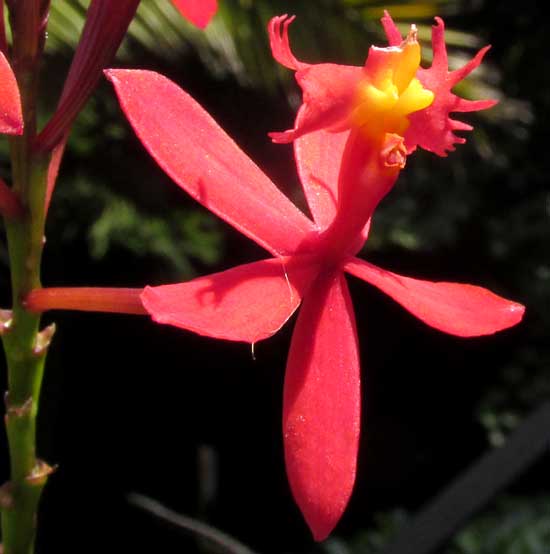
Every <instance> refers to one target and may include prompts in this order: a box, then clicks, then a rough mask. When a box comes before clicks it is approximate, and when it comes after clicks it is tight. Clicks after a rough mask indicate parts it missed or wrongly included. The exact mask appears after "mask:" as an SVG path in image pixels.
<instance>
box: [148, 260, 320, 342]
mask: <svg viewBox="0 0 550 554" xmlns="http://www.w3.org/2000/svg"><path fill="white" fill-rule="evenodd" d="M316 269H317V268H316V266H314V265H313V264H311V263H310V261H309V258H307V257H303V258H299V257H294V258H272V259H269V260H263V261H260V262H255V263H252V264H246V265H241V266H238V267H235V268H233V269H229V270H228V271H223V272H221V273H214V274H213V275H208V276H206V277H199V278H198V279H193V280H192V281H188V282H186V283H179V284H176V285H164V286H160V287H146V288H145V290H144V292H143V294H142V296H141V299H142V301H143V305H144V306H145V309H146V310H147V311H148V312H149V313H150V314H151V316H152V318H153V319H154V320H155V321H156V322H157V323H167V324H169V325H175V326H176V327H180V328H182V329H188V330H190V331H194V332H195V333H199V334H200V335H206V336H209V337H214V338H218V339H226V340H233V341H243V342H250V343H255V342H257V341H259V340H262V339H265V338H267V337H270V336H271V335H273V334H274V333H276V332H277V331H278V330H279V329H280V328H281V326H282V325H283V324H284V323H285V322H286V320H287V319H288V318H289V317H290V316H291V315H292V314H293V313H294V310H296V308H297V307H298V305H299V304H300V300H301V297H302V294H303V292H304V290H305V288H306V287H307V285H308V284H309V282H310V281H311V279H312V278H313V277H314V275H315V272H316Z"/></svg>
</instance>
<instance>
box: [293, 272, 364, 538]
mask: <svg viewBox="0 0 550 554" xmlns="http://www.w3.org/2000/svg"><path fill="white" fill-rule="evenodd" d="M360 389H361V387H360V376H359V354H358V350H357V336H356V329H355V318H354V314H353V306H352V304H351V300H350V297H349V291H348V288H347V284H346V282H345V278H344V276H343V275H342V274H337V275H336V276H334V274H333V275H329V276H327V275H323V276H321V277H319V279H318V280H317V281H316V282H315V283H314V284H312V286H311V288H310V290H309V291H308V292H307V294H306V296H305V298H304V301H303V305H302V307H301V309H300V313H299V316H298V321H297V323H296V328H295V330H294V334H293V337H292V344H291V347H290V353H289V357H288V363H287V370H286V376H285V385H284V404H283V436H284V445H285V461H286V469H287V474H288V479H289V481H290V486H291V489H292V493H293V495H294V498H295V500H296V502H297V504H298V506H299V507H300V509H301V510H302V513H303V514H304V517H305V519H306V521H307V523H308V525H309V527H310V528H311V531H312V533H313V536H314V538H315V539H316V540H323V539H324V538H325V537H326V536H327V535H328V534H329V533H330V532H331V531H332V529H333V528H334V526H335V525H336V523H337V522H338V520H339V519H340V517H341V515H342V513H343V511H344V509H345V508H346V505H347V503H348V500H349V497H350V495H351V491H352V489H353V484H354V481H355V473H356V460H357V448H358V441H359V427H360V404H361V399H360V396H361V390H360Z"/></svg>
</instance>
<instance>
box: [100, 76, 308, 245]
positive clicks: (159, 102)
mask: <svg viewBox="0 0 550 554" xmlns="http://www.w3.org/2000/svg"><path fill="white" fill-rule="evenodd" d="M106 74H107V77H108V78H109V79H110V80H111V81H112V83H113V84H114V86H115V90H116V92H117V95H118V98H119V101H120V104H121V106H122V109H123V110H124V113H125V114H126V117H127V118H128V120H129V121H130V123H131V124H132V126H133V127H134V130H135V132H136V134H137V135H138V137H139V138H140V140H141V142H142V143H143V144H144V146H145V148H146V149H147V150H148V151H149V153H150V154H151V155H152V156H153V158H155V160H156V161H157V163H158V164H159V165H160V166H161V167H162V169H164V171H165V172H166V173H167V174H168V175H169V176H170V177H171V178H172V179H173V180H174V181H175V182H176V184H178V185H179V186H180V187H181V188H183V189H184V190H185V191H187V192H188V193H189V194H190V195H191V196H192V197H193V198H195V200H197V201H198V202H200V203H201V204H202V205H203V206H205V207H206V208H208V209H209V210H211V211H213V212H214V213H216V214H217V215H219V216H220V217H221V218H223V219H225V221H227V222H228V223H230V224H231V225H233V226H234V227H236V228H237V229H238V230H239V231H240V232H242V233H243V234H245V235H247V236H248V237H250V238H251V239H253V240H255V241H256V242H257V243H258V244H260V245H261V246H263V247H265V248H266V249H267V250H269V251H270V252H271V253H273V254H276V255H278V254H288V253H293V252H295V251H296V250H298V248H299V247H300V244H301V243H302V242H303V241H304V239H305V238H306V237H307V236H308V235H309V234H310V233H312V232H314V231H315V227H314V225H313V223H312V222H311V221H310V220H309V219H308V218H307V217H306V216H305V215H304V214H303V213H302V212H300V210H298V208H296V207H295V206H294V204H292V202H291V201H290V200H289V199H288V198H287V197H286V196H285V195H284V194H283V193H282V192H281V191H280V190H279V189H278V188H277V187H276V186H275V185H274V184H273V183H272V182H271V181H270V180H269V178H268V177H267V176H266V175H265V174H264V173H263V172H262V171H261V170H260V169H259V168H258V167H257V166H256V165H255V164H254V162H252V160H250V158H249V157H248V156H247V155H246V154H245V153H244V152H242V150H240V149H239V147H238V146H237V145H236V144H235V143H234V142H233V141H232V140H231V139H230V138H229V137H228V136H227V135H226V134H225V132H224V131H223V130H222V129H221V128H220V127H219V126H218V125H217V123H216V122H215V121H214V120H213V119H212V118H211V117H210V115H209V114H208V113H207V112H206V111H205V110H204V109H203V108H202V107H201V106H200V105H199V104H198V103H197V102H195V100H193V99H192V98H191V96H189V95H188V94H187V93H185V92H184V91H183V90H181V89H180V88H179V87H178V86H177V85H175V84H174V83H173V82H172V81H170V80H169V79H167V78H166V77H164V76H162V75H159V74H158V73H154V72H152V71H132V70H115V69H111V70H108V71H106ZM152 106H153V107H154V109H152Z"/></svg>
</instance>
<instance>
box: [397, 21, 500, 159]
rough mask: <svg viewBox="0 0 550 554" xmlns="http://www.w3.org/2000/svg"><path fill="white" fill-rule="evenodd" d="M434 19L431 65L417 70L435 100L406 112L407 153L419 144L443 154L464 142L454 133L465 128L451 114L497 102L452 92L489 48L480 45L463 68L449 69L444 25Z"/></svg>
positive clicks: (483, 107) (474, 109) (482, 108)
mask: <svg viewBox="0 0 550 554" xmlns="http://www.w3.org/2000/svg"><path fill="white" fill-rule="evenodd" d="M435 21H436V24H435V25H434V26H433V27H432V48H433V60H432V65H431V66H430V67H429V68H428V69H424V68H422V67H420V68H419V69H418V73H417V77H418V79H419V81H420V82H421V83H422V85H423V86H424V87H425V88H427V89H428V90H431V91H432V92H433V93H434V101H433V103H432V104H431V106H429V107H427V108H426V109H424V110H420V111H417V112H414V113H412V114H410V115H409V121H410V126H409V128H408V129H407V132H406V133H405V144H406V146H407V149H408V151H409V152H412V151H413V150H414V149H415V148H416V147H417V146H420V147H422V148H424V149H425V150H429V151H430V152H433V153H434V154H438V155H439V156H446V155H447V153H448V152H451V151H453V150H454V149H455V146H454V145H455V144H463V143H464V142H466V139H465V138H464V137H459V136H457V135H456V134H455V133H454V131H456V130H466V129H465V127H460V125H461V122H460V121H456V120H454V119H452V118H451V117H450V113H451V112H467V111H477V110H485V109H487V108H490V107H492V106H494V105H495V104H496V101H495V100H477V101H475V102H472V101H469V100H465V99H463V98H460V97H459V96H457V95H456V94H454V93H452V92H451V89H452V88H453V87H454V86H455V85H456V84H457V83H458V82H459V81H461V80H462V79H464V78H465V77H466V76H467V75H469V74H470V73H471V72H472V71H473V70H474V69H475V68H476V67H478V66H479V64H480V63H481V61H482V59H483V56H484V55H485V54H486V52H487V51H488V50H489V47H488V46H486V47H485V48H482V49H481V50H480V51H479V52H478V53H477V54H476V55H475V56H474V58H473V59H471V60H470V61H469V62H468V63H467V64H466V65H464V66H463V67H462V68H460V69H457V70H455V71H449V67H448V56H447V48H446V46H445V25H444V23H443V20H442V19H441V18H439V17H436V18H435Z"/></svg>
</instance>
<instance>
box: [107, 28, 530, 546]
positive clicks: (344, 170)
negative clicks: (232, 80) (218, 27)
mask: <svg viewBox="0 0 550 554" xmlns="http://www.w3.org/2000/svg"><path fill="white" fill-rule="evenodd" d="M280 21H281V19H278V18H276V19H275V20H273V21H272V23H271V29H272V40H273V39H274V37H275V33H274V32H273V30H276V29H277V25H279V23H278V22H280ZM385 25H386V29H387V30H388V29H389V33H388V34H389V35H390V40H392V41H393V42H395V41H396V40H397V35H396V29H395V28H394V27H392V26H391V25H388V23H387V21H386V23H385ZM440 30H442V23H441V22H440V21H438V27H436V29H435V30H434V44H435V45H436V56H437V59H439V60H441V56H442V53H441V52H442V48H443V49H444V46H443V47H442V46H441V44H440V43H439V42H438V40H440V39H439V38H438V37H441V39H442V33H441V32H440ZM275 38H276V37H275ZM285 42H286V35H284V36H283V38H282V39H281V40H280V41H278V42H276V45H275V48H274V50H275V52H276V55H277V56H278V58H279V59H280V60H281V59H286V61H288V62H289V63H288V65H291V64H293V65H296V67H298V66H297V64H298V62H296V60H295V58H294V57H291V54H290V50H289V49H288V48H286V47H285ZM415 44H416V37H415V36H414V37H413V36H411V37H409V38H408V39H407V40H406V41H405V43H400V45H399V46H391V47H390V48H385V49H374V50H371V54H370V55H369V58H370V57H371V56H372V59H371V61H370V62H367V67H368V68H369V73H368V76H369V77H370V76H371V75H372V76H373V77H372V81H365V82H363V81H362V79H361V78H359V79H355V74H356V73H362V72H363V69H362V68H358V69H357V71H356V70H355V69H349V68H346V67H343V68H342V66H331V67H330V70H326V68H325V69H322V68H321V69H322V71H321V73H319V72H318V71H317V69H319V68H320V66H309V68H310V69H311V68H312V67H313V68H314V71H313V70H312V71H310V76H312V79H314V81H315V82H316V83H317V84H318V83H321V82H322V81H323V78H325V77H326V79H327V83H326V87H329V83H328V81H330V80H331V79H332V77H330V71H332V70H334V71H336V70H338V71H339V70H341V71H342V72H343V75H344V76H339V77H338V79H339V80H340V82H339V83H336V84H335V86H337V87H339V86H340V85H341V84H342V81H343V80H345V79H346V77H345V74H348V73H349V75H351V76H352V77H353V79H351V77H350V79H351V80H350V79H348V81H349V82H350V83H356V82H357V83H360V85H361V86H362V89H361V90H360V91H359V92H358V94H359V96H358V97H359V98H366V100H367V101H366V102H365V103H363V104H359V105H355V109H354V110H352V111H351V112H350V111H349V110H348V108H347V106H346V105H345V102H348V101H353V100H354V98H358V97H356V96H355V94H352V95H347V96H346V99H345V100H344V99H338V98H336V97H335V95H333V94H330V95H329V96H330V97H329V99H327V101H326V102H325V103H324V104H323V102H321V101H320V100H319V101H318V102H317V104H315V105H314V109H311V108H310V107H311V105H312V104H311V102H313V100H314V97H315V94H313V93H312V94H311V96H308V95H306V99H305V101H306V105H305V108H303V109H302V110H301V111H300V113H299V116H298V120H297V125H296V130H295V131H292V132H291V133H292V134H291V135H285V137H289V136H290V138H292V139H296V140H295V157H296V163H297V168H298V173H299V175H300V179H301V181H302V185H303V187H304V192H305V195H306V198H307V201H308V203H309V207H310V210H311V212H312V215H313V218H314V222H312V221H311V220H309V219H308V218H307V217H306V216H305V215H304V214H303V213H301V212H300V211H299V210H298V209H297V208H296V207H295V206H294V205H293V204H292V203H291V202H290V201H289V200H288V199H287V198H286V197H285V196H284V195H283V194H282V193H281V192H280V191H279V189H278V188H277V187H276V186H275V185H274V184H273V183H272V182H271V181H270V180H269V179H268V177H266V176H265V175H264V174H263V173H262V172H261V170H260V169H259V168H258V167H257V166H256V165H254V163H253V162H252V161H251V160H250V159H249V158H248V157H247V156H246V154H244V153H243V152H242V151H241V150H240V149H239V148H238V147H237V145H236V144H235V143H234V142H233V141H232V140H231V139H230V138H229V137H228V136H227V135H226V134H225V133H224V132H223V130H222V129H221V128H220V127H219V126H218V125H217V124H216V123H215V122H214V120H213V119H212V118H211V117H210V116H209V115H208V114H207V113H206V112H205V111H204V110H203V109H202V108H201V107H200V106H199V105H198V104H197V103H196V102H195V101H194V100H193V99H192V98H191V97H190V96H189V95H188V94H186V93H185V92H184V91H182V90H181V89H180V88H178V87H177V86H176V85H175V84H174V83H172V82H171V81H169V80H168V79H167V78H165V77H163V76H161V75H159V74H157V73H153V72H149V71H131V70H108V71H107V72H106V74H107V76H108V78H109V79H110V80H111V81H112V83H113V84H114V87H115V90H116V92H117V95H118V98H119V101H120V104H121V106H122V109H123V111H124V112H125V114H126V116H127V118H128V119H129V121H130V123H131V124H132V126H133V127H134V130H135V131H136V133H137V135H138V137H139V138H140V140H141V141H142V142H143V144H144V146H145V147H146V149H147V150H148V151H149V153H150V154H151V155H152V156H153V157H154V158H155V160H156V161H157V162H158V163H159V165H160V166H161V167H162V168H163V169H164V171H165V172H166V173H167V174H168V175H169V176H170V177H171V178H172V179H173V180H174V181H175V182H176V183H177V184H178V185H179V186H180V187H181V188H183V189H184V190H185V191H187V192H188V193H189V194H190V195H191V196H192V197H193V198H195V199H196V200H197V201H198V202H200V203H202V204H203V205H204V206H205V207H207V208H208V209H210V210H211V211H213V212H214V213H216V214H218V215H219V216H220V217H221V218H223V219H224V220H226V221H227V222H228V223H230V224H231V225H233V226H234V227H236V228H237V229H238V230H239V231H241V232H242V233H244V234H245V235H247V236H248V237H250V238H251V239H252V240H254V241H256V242H257V243H258V244H259V245H261V246H263V247H264V248H265V249H266V250H268V251H269V252H270V253H271V254H272V256H273V257H271V258H268V259H265V260H262V261H259V262H255V263H250V264H245V265H241V266H238V267H235V268H233V269H230V270H228V271H224V272H221V273H215V274H213V275H209V276H206V277H201V278H198V279H194V280H192V281H189V282H186V283H179V284H173V285H165V286H157V287H147V288H146V289H145V290H144V292H143V294H142V295H141V299H142V302H143V305H144V306H145V309H146V310H147V311H148V312H149V313H150V314H151V316H152V318H153V319H154V320H155V321H157V322H159V323H166V324H170V325H174V326H177V327H180V328H183V329H188V330H192V331H194V332H196V333H199V334H202V335H206V336H210V337H214V338H221V339H227V340H234V341H243V342H248V343H255V342H256V341H258V340H261V339H264V338H267V337H269V336H271V335H273V334H274V333H275V332H276V331H277V330H278V329H279V328H280V327H281V326H282V325H283V324H284V323H285V322H286V321H287V319H288V318H289V317H290V316H291V315H292V314H293V312H294V311H295V310H296V309H297V308H298V306H299V304H300V303H301V304H302V306H301V309H300V313H299V315H298V318H297V322H296V327H295V330H294V333H293V337H292V342H291V346H290V353H289V357H288V363H287V368H286V377H285V386H284V406H283V437H284V445H285V460H286V466H287V473H288V477H289V481H290V485H291V488H292V491H293V494H294V497H295V499H296V502H297V503H298V505H299V506H300V508H301V510H302V513H303V514H304V516H305V519H306V520H307V522H308V524H309V526H310V528H311V530H312V532H313V535H314V537H315V539H317V540H322V539H324V538H325V537H326V536H327V535H328V534H329V533H330V532H331V530H332V529H333V527H334V526H335V525H336V523H337V522H338V520H339V518H340V516H341V515H342V513H343V511H344V509H345V507H346V505H347V502H348V500H349V497H350V494H351V491H352V488H353V484H354V481H355V473H356V458H357V447H358V439H359V421H360V376H359V354H358V345H357V335H356V329H355V319H354V313H353V307H352V304H351V300H350V296H349V292H348V287H347V284H346V280H345V277H344V272H347V273H351V274H352V275H355V276H356V277H359V278H360V279H363V280H365V281H367V282H369V283H371V284H372V285H374V286H376V287H377V288H379V289H380V290H382V291H383V292H384V293H386V294H387V295H389V296H390V297H391V298H393V299H394V300H396V301H397V302H399V303H400V304H401V305H402V306H403V307H404V308H405V309H407V310H408V311H409V312H410V313H411V314H413V315H415V316H416V317H418V318H419V319H421V320H422V321H424V322H425V323H427V324H428V325H431V326H432V327H435V328H436V329H439V330H441V331H444V332H446V333H450V334H454V335H457V336H462V337H469V336H479V335H486V334H491V333H495V332H497V331H500V330H502V329H506V328H508V327H510V326H512V325H515V324H517V323H518V322H519V321H520V320H521V318H522V316H523V312H524V308H523V306H521V305H520V304H517V303H514V302H511V301H508V300H506V299H504V298H501V297H499V296H497V295H495V294H493V293H492V292H490V291H488V290H486V289H483V288H480V287H477V286H473V285H464V284H458V283H447V282H430V281H423V280H419V279H413V278H411V277H404V276H401V275H398V274H395V273H392V272H389V271H386V270H384V269H381V268H379V267H376V266H374V265H372V264H370V263H368V262H366V261H363V260H360V259H358V258H356V257H355V254H356V253H357V252H358V251H359V250H360V249H361V247H362V246H363V244H364V242H365V240H366V238H367V234H368V224H369V220H370V215H371V214H372V210H373V209H374V207H375V205H376V204H377V202H378V201H379V200H380V198H381V197H382V196H383V195H384V194H385V192H387V190H389V188H391V186H392V185H393V183H394V181H395V179H396V177H397V175H398V173H399V171H400V169H401V168H402V167H403V165H404V163H405V159H406V156H407V152H408V151H410V150H411V149H412V148H414V146H415V145H416V144H421V145H432V144H433V145H439V144H440V143H439V142H438V141H443V144H441V148H444V147H445V146H448V144H447V143H446V142H444V141H445V136H446V135H445V133H444V132H443V129H444V126H445V125H446V124H447V117H448V114H447V112H446V111H445V110H447V108H448V107H449V104H448V101H447V100H445V98H443V99H441V98H437V95H438V94H441V95H449V94H450V92H449V91H448V90H446V89H445V87H446V86H447V85H446V84H441V83H439V82H438V81H437V82H435V83H434V84H433V85H432V88H427V87H428V86H429V84H430V83H429V82H428V79H426V81H425V84H423V83H424V82H423V81H420V82H419V83H417V82H416V81H415V82H414V83H413V80H416V79H417V77H416V76H415V75H416V72H417V71H418V69H417V68H418V61H419V59H418V61H416V58H417V57H418V56H417V55H416V52H415V50H416V49H417V46H415ZM438 63H440V62H438ZM435 67H436V68H437V67H440V65H437V64H436V66H435ZM301 69H307V68H298V71H300V70H301ZM371 71H372V73H370V72H371ZM426 71H429V70H426ZM433 71H441V70H440V69H437V70H436V69H434V70H433ZM323 72H324V73H323ZM434 74H435V73H428V75H432V76H433V75H434ZM438 74H439V75H441V76H442V78H443V75H442V74H441V73H438ZM419 79H420V78H419V77H418V80H419ZM306 81H307V82H309V81H308V78H307V77H304V82H306ZM411 83H412V84H411ZM371 85H372V86H371ZM323 86H324V85H323ZM323 86H321V85H319V87H317V88H316V90H315V91H314V92H319V91H322V90H323ZM330 86H332V85H330ZM425 87H426V88H425ZM306 88H307V87H306ZM314 88H315V87H314ZM374 88H377V89H378V90H379V91H381V94H379V92H377V91H376V90H373V89H374ZM409 89H410V90H409ZM307 90H308V94H309V92H310V89H307ZM327 90H328V89H327ZM407 91H408V92H407ZM385 94H387V97H385V96H384V95H385ZM392 95H393V96H392ZM396 96H397V100H395V97H396ZM317 100H318V99H316V101H317ZM332 100H334V101H335V102H334V105H331V101H332ZM394 100H395V101H394ZM369 102H370V104H369ZM441 103H443V105H444V108H441V107H438V106H440V104H441ZM153 104H154V106H155V109H154V110H151V109H150V106H151V105H153ZM459 105H460V104H459ZM388 106H389V107H388ZM430 106H431V108H432V114H433V115H432V116H430V117H432V118H433V119H430V118H429V117H428V115H426V112H427V110H428V109H429V107H430ZM484 106H485V104H484ZM478 107H479V106H478ZM436 108H437V109H436ZM422 111H424V112H425V113H424V114H423V115H419V116H418V117H424V118H427V119H428V120H429V122H430V123H433V125H431V126H430V125H428V124H426V127H425V128H423V129H422V130H419V131H418V133H417V134H414V133H412V129H414V128H416V127H415V126H416V125H417V124H415V123H413V121H412V119H410V118H408V117H407V115H408V114H410V113H412V112H415V113H418V114H421V112H422ZM319 113H321V114H322V117H321V118H320V119H319V117H318V115H319ZM327 114H328V115H327ZM335 114H337V117H336V116H335ZM442 114H443V115H444V120H440V121H436V119H435V118H438V117H439V118H441V117H442ZM323 118H324V119H323ZM327 118H328V119H327ZM327 120H328V121H330V126H331V127H334V126H339V127H340V128H344V129H347V128H348V127H349V128H350V129H351V130H349V131H346V132H339V133H338V132H329V131H326V130H323V125H320V124H318V123H319V121H322V122H323V121H324V123H326V122H327ZM366 121H369V122H372V126H371V127H369V129H365V128H364V127H365V123H366ZM312 122H314V123H312ZM418 125H421V124H420V123H419V124H418ZM455 128H456V127H455ZM304 129H305V130H304ZM430 129H432V131H433V132H434V133H436V134H437V136H432V135H430V134H429V132H430ZM306 131H308V132H306ZM313 131H315V132H313ZM400 133H405V136H406V137H407V138H406V139H405V140H404V139H403V135H402V134H400ZM350 137H355V139H356V140H350ZM455 142H456V140H455ZM350 144H351V145H352V146H350ZM406 145H407V146H406ZM437 148H438V149H439V148H440V146H437Z"/></svg>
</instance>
